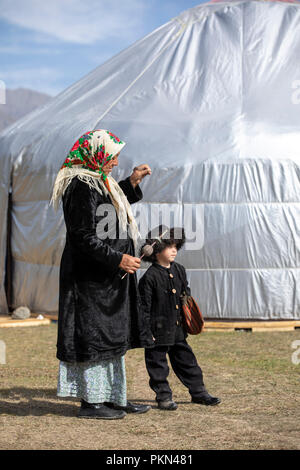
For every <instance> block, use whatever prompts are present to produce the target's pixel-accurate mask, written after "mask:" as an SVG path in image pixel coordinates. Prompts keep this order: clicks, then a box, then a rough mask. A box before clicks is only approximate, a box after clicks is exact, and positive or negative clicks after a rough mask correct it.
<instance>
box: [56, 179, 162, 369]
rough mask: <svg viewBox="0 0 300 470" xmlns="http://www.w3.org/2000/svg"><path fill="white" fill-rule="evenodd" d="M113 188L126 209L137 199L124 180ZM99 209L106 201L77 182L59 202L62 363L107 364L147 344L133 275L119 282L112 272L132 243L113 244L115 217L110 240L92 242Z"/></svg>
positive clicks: (59, 351) (148, 339)
mask: <svg viewBox="0 0 300 470" xmlns="http://www.w3.org/2000/svg"><path fill="white" fill-rule="evenodd" d="M118 184H119V186H120V187H121V188H122V190H123V192H124V193H125V195H126V196H127V199H128V201H129V203H130V204H133V203H134V202H137V201H139V200H140V199H142V197H143V195H142V191H141V189H140V187H139V186H138V185H137V186H136V187H135V188H134V187H133V186H132V184H131V183H130V180H129V177H128V178H126V179H125V180H123V181H121V182H120V183H118ZM101 204H112V202H111V199H110V196H109V195H107V196H105V195H104V194H103V195H101V194H100V193H98V192H97V191H96V190H95V189H90V188H89V186H88V185H87V184H86V183H84V182H82V181H80V180H79V179H78V178H77V177H75V178H73V180H72V182H71V183H70V185H69V186H68V188H67V189H66V191H65V194H64V196H63V211H64V218H65V223H66V229H67V232H66V244H65V248H64V251H63V254H62V258H61V264H60V277H59V313H58V339H57V358H58V359H60V360H62V361H67V362H77V361H80V362H85V361H97V360H103V359H112V358H114V357H117V356H120V355H123V354H125V352H126V351H127V350H128V349H131V348H136V347H145V346H147V345H149V344H153V340H152V338H151V336H149V334H150V333H149V332H147V331H146V330H145V325H144V323H143V318H142V315H141V311H140V298H139V293H138V285H137V276H136V273H134V274H129V273H128V274H127V275H126V277H125V278H124V279H121V276H122V275H123V274H125V271H123V270H122V269H120V268H119V267H118V266H119V264H120V262H121V259H122V256H123V253H127V254H130V255H132V256H134V245H133V241H132V239H131V238H130V237H129V235H128V237H127V238H118V234H119V222H118V218H117V215H116V221H117V223H116V229H117V230H116V238H115V239H109V238H107V239H105V240H103V239H102V240H101V239H100V238H99V237H98V236H97V224H99V221H101V220H102V219H103V217H106V216H107V213H104V215H102V216H101V215H96V212H97V208H99V205H101ZM102 207H103V206H102ZM111 207H112V208H113V210H114V207H113V206H112V205H111ZM97 214H99V210H98V212H97ZM115 214H116V213H115Z"/></svg>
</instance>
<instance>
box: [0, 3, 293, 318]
mask: <svg viewBox="0 0 300 470" xmlns="http://www.w3.org/2000/svg"><path fill="white" fill-rule="evenodd" d="M299 50H300V6H299V4H298V3H297V4H296V3H290V4H289V3H282V2H268V1H254V0H252V1H243V0H241V1H232V2H223V3H206V4H201V5H199V6H197V7H195V8H192V9H190V10H187V11H185V12H183V13H182V14H181V15H179V16H178V17H177V18H175V19H173V20H171V21H169V22H168V23H166V24H164V25H163V26H161V27H160V28H158V29H156V30H155V31H154V32H152V33H151V34H149V35H147V36H146V37H145V38H143V39H142V40H140V41H138V42H136V43H135V44H133V45H132V46H131V47H129V48H128V49H126V50H124V51H123V52H121V53H120V54H118V55H117V56H115V57H113V58H112V59H111V60H109V61H108V62H106V63H105V64H103V65H101V66H100V67H98V68H97V69H95V70H94V71H93V72H91V73H89V74H88V75H87V76H85V77H84V78H83V79H81V80H80V81H79V82H77V83H75V84H74V85H72V86H71V87H69V88H68V89H66V90H65V91H64V92H62V93H61V94H59V95H58V96H57V97H55V98H54V99H53V100H51V101H50V102H49V103H47V104H46V105H45V106H44V107H43V108H41V109H39V110H37V111H35V112H33V113H31V114H30V115H29V116H27V117H25V118H23V119H22V120H20V121H19V122H18V123H16V124H15V125H13V126H11V127H10V128H9V129H7V130H6V131H5V132H4V133H3V134H2V136H1V139H0V165H1V172H0V191H1V214H0V216H1V221H3V224H2V226H1V233H0V248H1V252H0V262H1V271H0V272H1V277H0V310H1V311H2V312H6V311H7V305H6V299H5V294H4V289H3V280H4V279H3V277H4V274H3V273H4V262H5V245H6V211H7V197H8V191H9V181H10V175H11V178H12V194H13V212H12V251H13V261H14V270H13V306H14V307H17V306H19V305H20V304H26V305H28V306H29V307H30V308H31V309H32V310H33V311H36V312H47V313H50V312H51V313H52V312H57V308H58V274H59V263H60V257H61V253H62V250H63V246H64V236H65V227H64V222H63V217H62V211H61V210H60V212H59V213H58V214H55V213H54V211H53V209H52V208H51V207H49V205H48V201H49V198H50V195H51V191H52V185H53V182H54V179H55V176H56V174H57V171H58V170H59V168H60V166H61V164H62V162H63V160H64V159H65V156H66V154H67V153H68V151H69V149H70V148H71V146H72V145H73V143H74V141H75V140H76V139H77V138H78V137H79V136H80V135H81V134H82V133H83V132H85V131H87V130H91V129H97V128H104V129H109V130H111V131H112V132H114V133H115V134H116V135H118V136H119V137H120V138H122V139H124V140H125V141H126V142H127V145H126V147H125V148H124V150H123V151H122V153H121V155H120V159H119V167H118V168H115V169H114V170H113V173H112V175H113V176H114V178H115V179H117V181H118V180H120V179H122V178H123V177H126V176H128V175H129V174H130V173H131V170H132V167H133V166H135V165H137V164H139V163H144V162H145V163H148V164H149V165H150V167H151V169H152V175H151V177H149V176H147V177H146V178H145V179H144V180H143V182H142V183H141V187H142V190H143V193H144V198H143V200H142V202H141V203H138V204H134V205H133V206H132V208H133V210H134V213H135V214H136V216H137V219H138V220H140V221H142V223H141V224H140V231H141V234H142V235H144V234H145V232H146V229H147V228H149V229H150V228H151V227H153V226H154V225H155V224H156V222H157V221H158V220H157V219H156V218H155V214H156V215H157V217H158V216H159V209H163V208H164V209H166V208H167V207H169V206H167V205H166V204H172V208H173V209H174V217H175V219H174V220H175V222H176V223H177V225H178V224H179V225H181V224H182V222H184V219H183V215H184V214H183V213H184V212H186V214H188V215H187V216H186V217H185V223H186V224H187V223H190V222H192V223H193V227H194V228H195V227H196V228H197V234H198V236H199V240H200V242H201V237H202V235H203V236H204V240H203V246H202V244H201V243H200V246H198V248H197V249H186V250H182V251H179V253H178V256H177V258H176V259H177V261H179V262H180V263H182V264H184V265H185V267H186V268H187V274H188V279H189V281H190V285H191V288H192V293H193V295H194V296H195V298H196V299H197V300H198V301H199V304H200V307H201V309H202V311H203V314H204V316H205V317H206V318H223V319H224V318H242V319H247V318H249V319H250V318H251V319H299V318H300V308H299V289H298V290H297V288H296V287H297V281H299V164H298V163H299V154H300V131H299V125H300V68H299ZM188 211H190V212H188ZM150 213H151V214H152V215H153V214H154V216H153V220H151V221H149V220H148V214H150ZM191 214H192V215H191ZM199 220H200V221H201V223H200V225H199ZM147 223H148V224H149V225H148V227H147ZM194 247H195V245H194ZM144 266H145V265H144ZM143 272H144V271H143V270H140V271H139V273H138V275H139V276H140V275H141V274H142V273H143Z"/></svg>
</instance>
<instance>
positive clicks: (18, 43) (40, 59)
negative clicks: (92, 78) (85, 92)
mask: <svg viewBox="0 0 300 470" xmlns="http://www.w3.org/2000/svg"><path fill="white" fill-rule="evenodd" d="M200 3H204V2H203V1H199V0H51V1H50V0H49V1H47V0H0V58H1V61H0V80H3V81H4V83H5V85H6V88H10V89H14V88H19V87H22V88H30V89H33V90H37V91H41V92H45V93H48V94H50V95H52V96H55V95H56V94H58V93H59V92H61V91H63V90H64V89H65V88H67V87H68V86H70V85H71V84H73V83H74V82H76V81H77V80H79V79H80V78H82V77H83V76H84V75H86V74H87V73H89V72H90V71H91V70H93V69H95V68H96V67H97V66H99V65H101V64H102V63H104V62H105V61H106V60H107V59H109V58H110V57H112V56H114V55H115V54H117V53H118V52H120V51H121V50H123V49H125V48H126V47H128V46H129V45H131V44H133V43H134V42H135V41H137V40H139V39H141V38H142V37H143V36H145V35H146V34H148V33H150V32H151V31H153V30H154V29H156V28H158V27H159V26H161V25H162V24H164V23H166V22H167V21H169V20H170V19H171V18H173V17H174V16H177V15H178V14H179V13H181V12H182V11H184V10H186V9H188V8H192V7H194V6H196V5H198V4H200Z"/></svg>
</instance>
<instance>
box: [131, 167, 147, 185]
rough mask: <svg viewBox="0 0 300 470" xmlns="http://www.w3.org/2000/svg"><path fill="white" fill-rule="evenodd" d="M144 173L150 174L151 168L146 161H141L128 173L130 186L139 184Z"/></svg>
mask: <svg viewBox="0 0 300 470" xmlns="http://www.w3.org/2000/svg"><path fill="white" fill-rule="evenodd" d="M146 175H151V168H150V166H149V165H147V163H142V164H141V165H139V166H136V167H135V168H134V169H133V172H132V174H131V175H130V182H131V184H132V186H133V187H134V188H135V186H137V185H138V184H140V182H141V181H142V179H143V178H144V177H145V176H146Z"/></svg>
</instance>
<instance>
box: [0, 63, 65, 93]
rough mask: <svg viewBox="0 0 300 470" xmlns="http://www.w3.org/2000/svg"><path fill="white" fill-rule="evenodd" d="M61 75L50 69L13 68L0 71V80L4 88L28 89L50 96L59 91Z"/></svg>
mask: <svg viewBox="0 0 300 470" xmlns="http://www.w3.org/2000/svg"><path fill="white" fill-rule="evenodd" d="M61 78H63V74H62V73H61V72H60V71H58V70H56V69H55V68H50V67H39V68H37V67H33V68H19V69H18V68H15V69H14V70H9V71H1V80H3V81H4V83H5V86H6V88H10V89H12V88H29V89H31V90H35V91H41V92H43V93H48V94H50V95H56V94H57V93H58V92H59V91H61V85H60V83H59V81H60V79H61Z"/></svg>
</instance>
